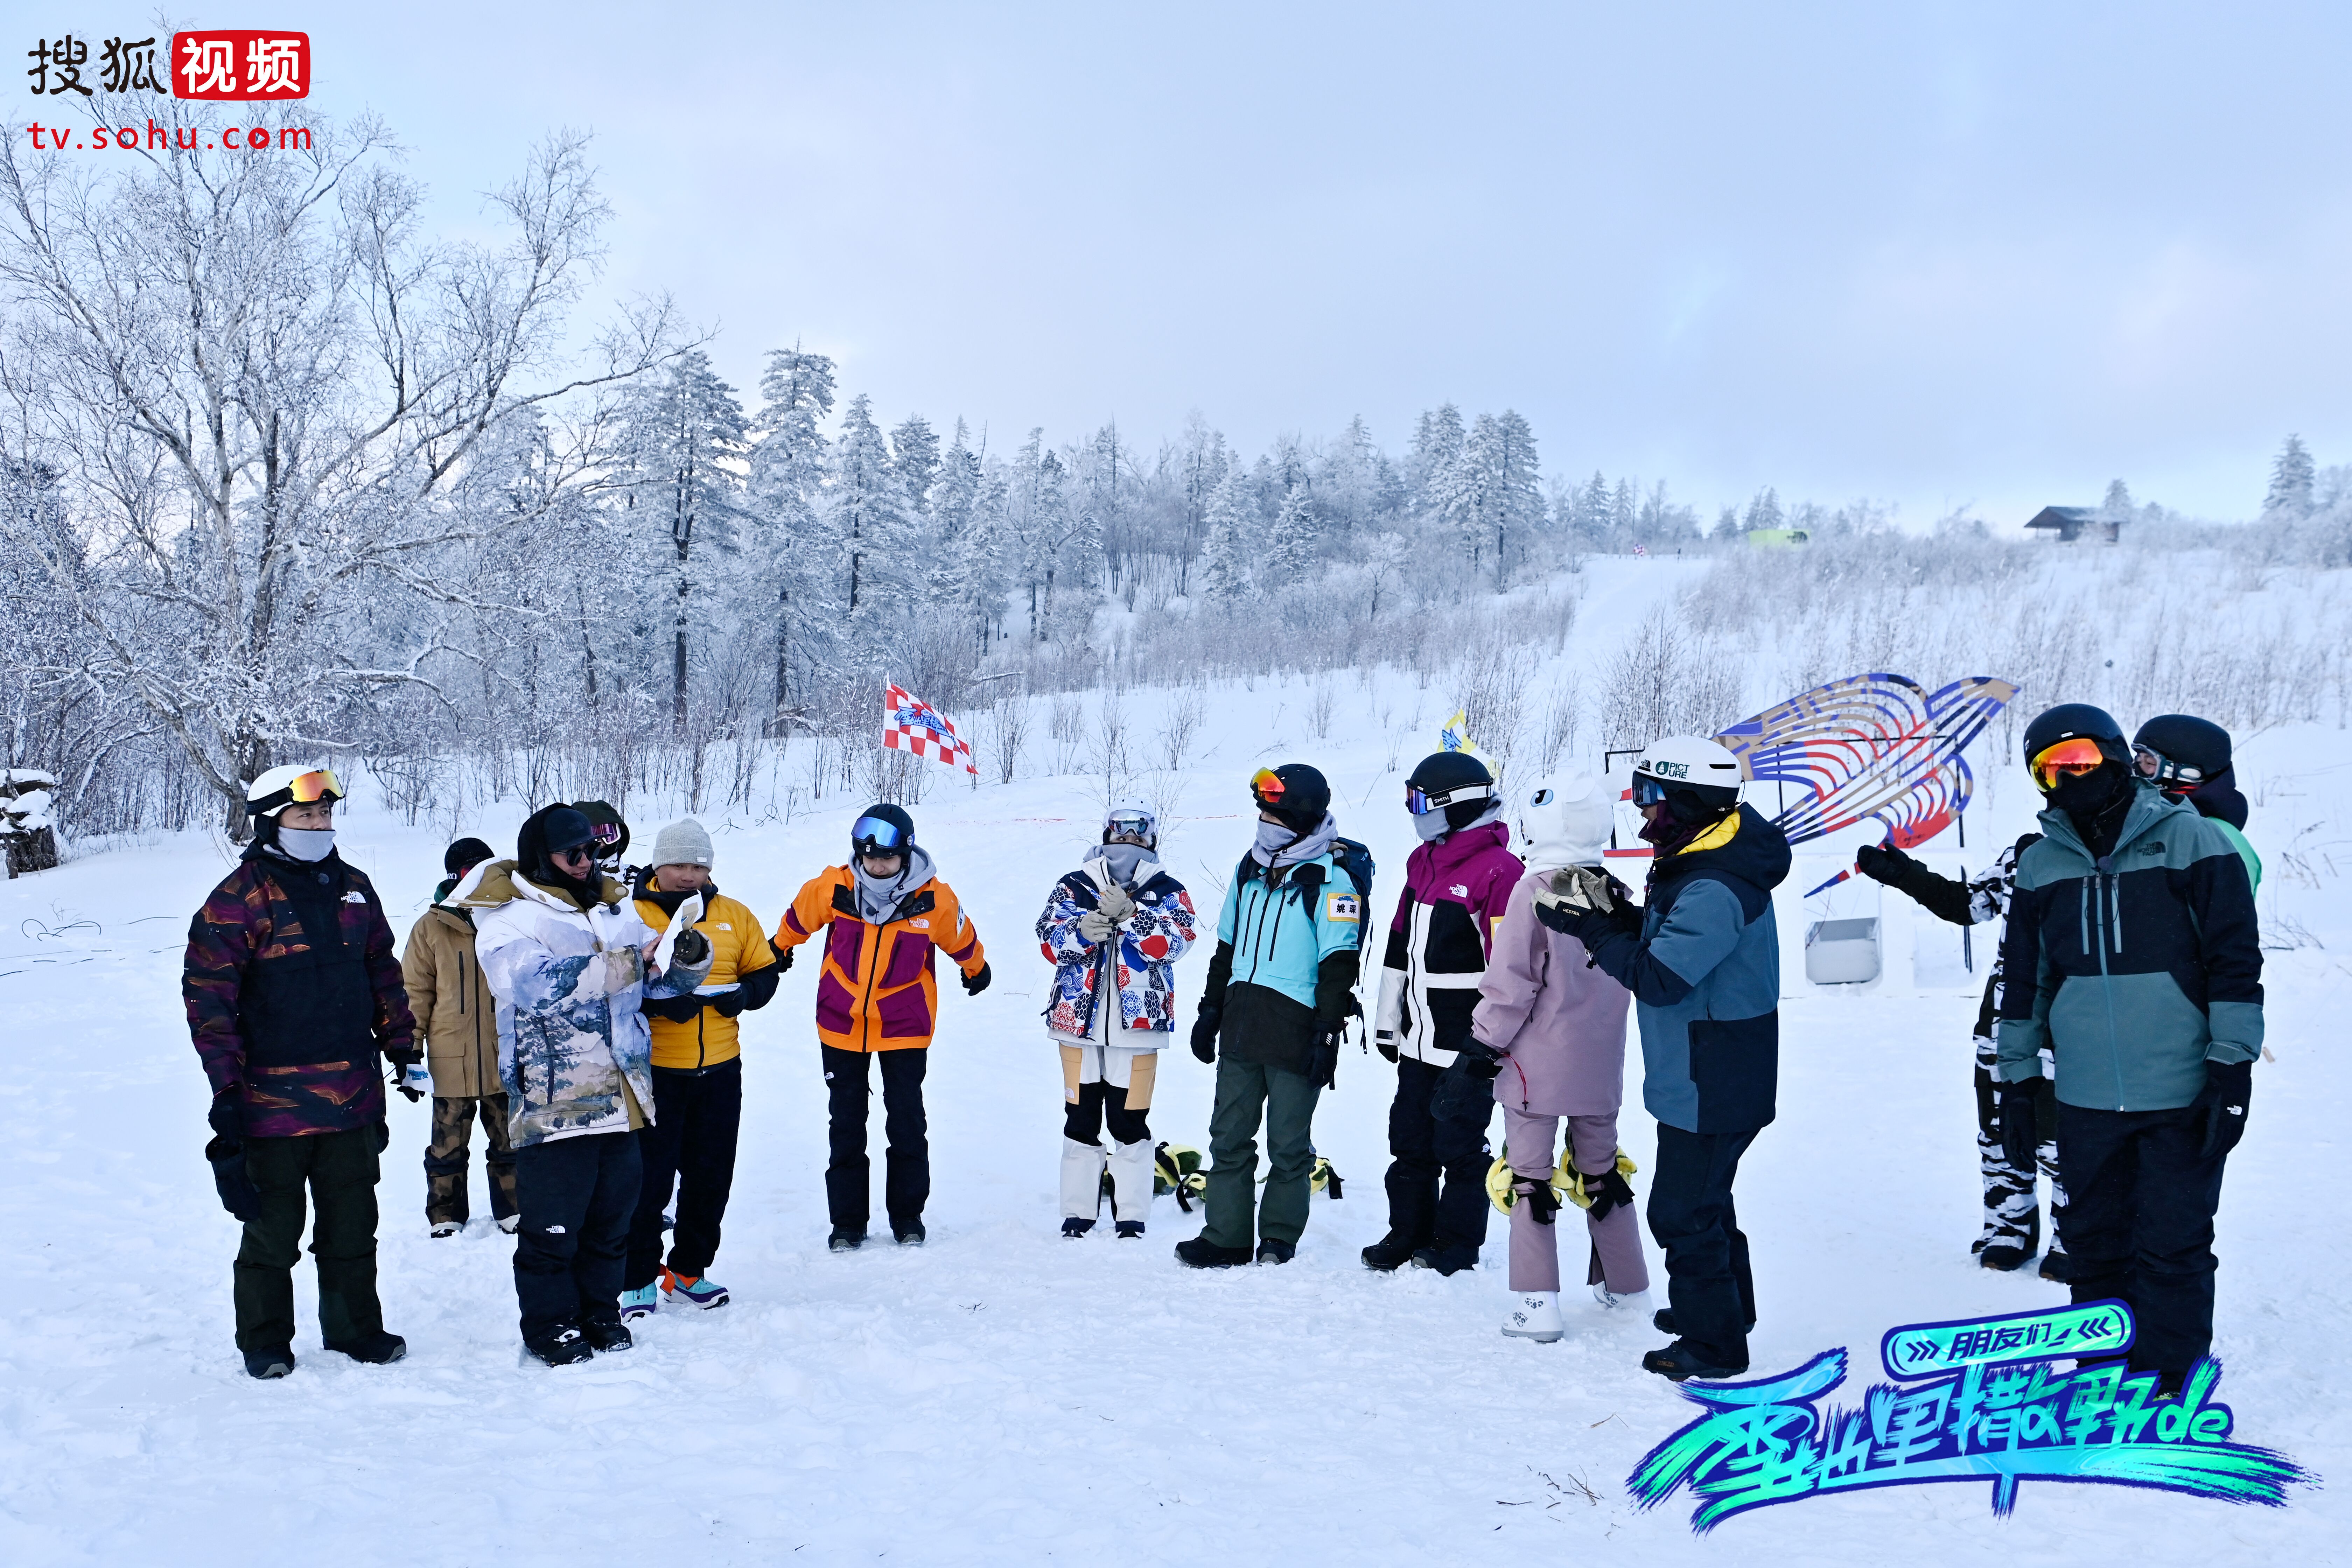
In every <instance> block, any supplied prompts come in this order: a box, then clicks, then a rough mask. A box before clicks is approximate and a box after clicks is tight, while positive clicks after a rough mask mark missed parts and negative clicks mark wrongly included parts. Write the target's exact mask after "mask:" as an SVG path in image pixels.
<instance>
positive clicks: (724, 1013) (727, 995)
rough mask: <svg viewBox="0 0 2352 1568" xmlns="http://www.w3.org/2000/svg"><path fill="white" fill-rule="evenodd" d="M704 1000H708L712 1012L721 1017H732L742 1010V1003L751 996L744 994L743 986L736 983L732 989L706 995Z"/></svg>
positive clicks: (747, 1000) (746, 1001)
mask: <svg viewBox="0 0 2352 1568" xmlns="http://www.w3.org/2000/svg"><path fill="white" fill-rule="evenodd" d="M705 1000H707V1001H708V1002H709V1004H710V1010H711V1011H712V1012H714V1013H716V1014H718V1015H719V1016H720V1017H722V1018H732V1017H734V1016H736V1015H737V1014H739V1013H740V1012H742V1011H743V1007H744V1005H745V1004H746V1003H748V1002H749V1001H750V1000H751V998H750V997H748V996H746V995H744V994H743V988H742V987H741V986H740V985H738V986H737V987H736V988H735V989H734V990H732V991H721V992H720V993H719V994H718V995H716V996H711V997H707V998H705Z"/></svg>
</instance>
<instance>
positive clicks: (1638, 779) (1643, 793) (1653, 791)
mask: <svg viewBox="0 0 2352 1568" xmlns="http://www.w3.org/2000/svg"><path fill="white" fill-rule="evenodd" d="M1665 798H1666V786H1665V785H1664V784H1661V783H1660V782H1659V781H1657V780H1656V779H1654V778H1652V777H1650V776H1649V775H1648V774H1647V773H1635V774H1634V775H1633V804H1634V805H1637V806H1642V805H1657V804H1658V803H1659V802H1661V801H1663V800H1664V799H1665Z"/></svg>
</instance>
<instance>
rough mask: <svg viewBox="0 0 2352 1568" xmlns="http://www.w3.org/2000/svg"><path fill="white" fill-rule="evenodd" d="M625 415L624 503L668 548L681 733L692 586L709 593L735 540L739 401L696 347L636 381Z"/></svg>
mask: <svg viewBox="0 0 2352 1568" xmlns="http://www.w3.org/2000/svg"><path fill="white" fill-rule="evenodd" d="M626 418H627V434H626V437H625V441H626V450H627V453H628V463H629V466H630V468H632V469H633V470H634V474H633V478H632V479H631V481H630V485H629V503H630V510H632V511H633V512H634V514H635V515H636V516H637V517H639V518H642V519H644V520H645V521H646V522H647V523H649V524H650V525H651V526H652V527H653V529H654V530H655V531H656V532H657V533H658V534H659V535H660V536H661V537H662V539H663V540H664V542H665V543H666V546H667V548H666V549H665V550H664V552H663V554H664V557H665V560H664V569H665V574H666V575H667V577H668V578H669V580H670V592H669V600H670V604H669V623H670V638H669V641H670V725H671V728H672V729H673V730H674V731H676V732H677V733H679V734H684V733H685V732H686V707H687V669H688V662H689V660H688V643H689V642H690V640H691V638H692V637H693V634H694V631H695V628H696V626H698V624H699V623H700V621H701V618H702V616H703V613H704V612H703V608H702V606H701V605H700V604H699V603H698V599H697V591H698V589H699V590H705V591H706V592H705V593H704V597H706V598H707V597H708V596H709V595H708V593H707V590H709V588H711V587H713V586H715V585H718V584H719V579H720V578H721V575H722V574H723V571H724V567H723V566H722V565H721V564H720V563H722V562H723V561H725V560H727V559H729V558H731V557H732V556H734V554H735V553H736V552H737V550H738V548H739V547H740V542H741V534H742V525H743V522H744V521H745V520H744V514H743V509H742V500H743V496H742V491H743V480H742V477H741V472H740V469H741V463H742V458H743V456H744V453H745V452H746V451H747V450H748V442H747V440H746V437H747V434H748V432H747V429H746V426H745V422H744V418H743V405H741V404H740V403H738V402H737V401H736V400H735V390H734V388H732V387H730V386H729V385H728V384H726V383H725V382H723V381H721V380H719V376H718V374H717V373H715V372H714V371H712V370H711V368H710V360H709V356H708V355H707V354H705V353H702V351H700V350H699V349H697V350H693V351H691V352H689V353H686V354H684V355H682V356H680V357H679V358H678V359H677V361H676V362H675V363H672V364H671V365H670V366H669V368H668V370H667V373H666V374H662V375H660V376H659V377H657V378H655V379H653V380H651V381H649V382H647V383H646V384H644V385H642V386H640V387H638V388H637V389H636V391H635V394H634V395H633V396H632V397H631V399H630V402H629V408H628V413H627V416H626Z"/></svg>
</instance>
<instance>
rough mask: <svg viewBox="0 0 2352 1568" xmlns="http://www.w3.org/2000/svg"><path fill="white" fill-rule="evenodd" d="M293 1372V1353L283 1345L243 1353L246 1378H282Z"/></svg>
mask: <svg viewBox="0 0 2352 1568" xmlns="http://www.w3.org/2000/svg"><path fill="white" fill-rule="evenodd" d="M293 1370H294V1352H293V1351H292V1350H290V1349H289V1348H288V1347H287V1346H285V1345H271V1346H270V1347H269V1348H268V1350H258V1351H247V1352H245V1375H246V1376H247V1377H261V1378H270V1377H284V1376H285V1375H286V1374H287V1373H289V1372H292V1371H293Z"/></svg>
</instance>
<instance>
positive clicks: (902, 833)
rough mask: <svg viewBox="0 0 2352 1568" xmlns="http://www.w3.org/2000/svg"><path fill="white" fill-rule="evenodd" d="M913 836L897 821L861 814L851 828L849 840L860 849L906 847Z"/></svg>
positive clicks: (895, 848) (896, 848)
mask: <svg viewBox="0 0 2352 1568" xmlns="http://www.w3.org/2000/svg"><path fill="white" fill-rule="evenodd" d="M911 837H914V836H913V835H912V834H910V833H908V831H907V830H906V829H905V828H903V827H901V826H898V824H897V823H895V822H888V821H885V820H884V819H883V818H881V817H878V816H861V817H859V818H858V819H857V825H856V826H855V827H852V828H851V829H850V830H849V842H850V843H851V844H853V845H855V846H856V847H858V848H860V849H890V850H898V849H904V848H905V847H907V841H908V839H909V838H911Z"/></svg>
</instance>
